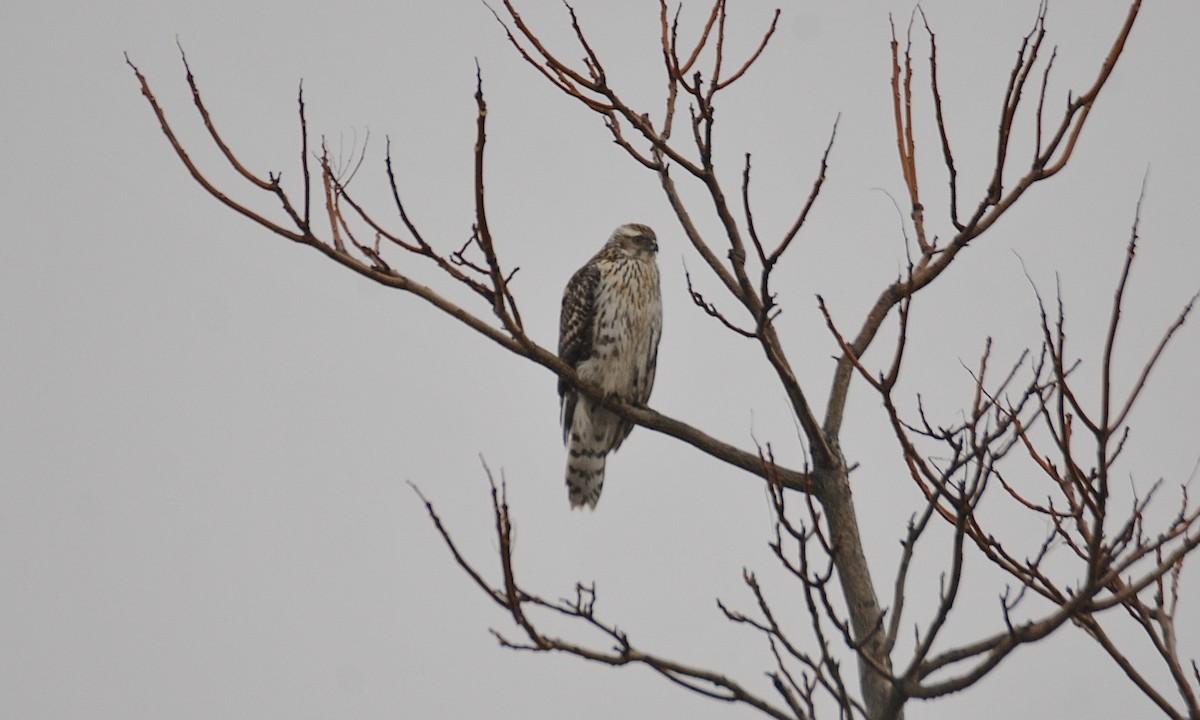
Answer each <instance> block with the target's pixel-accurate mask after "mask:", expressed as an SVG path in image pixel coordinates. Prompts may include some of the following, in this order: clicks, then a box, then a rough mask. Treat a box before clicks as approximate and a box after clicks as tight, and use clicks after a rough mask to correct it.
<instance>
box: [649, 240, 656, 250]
mask: <svg viewBox="0 0 1200 720" xmlns="http://www.w3.org/2000/svg"><path fill="white" fill-rule="evenodd" d="M650 252H658V243H656V242H654V241H651V242H650Z"/></svg>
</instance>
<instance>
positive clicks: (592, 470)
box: [564, 398, 617, 508]
mask: <svg viewBox="0 0 1200 720" xmlns="http://www.w3.org/2000/svg"><path fill="white" fill-rule="evenodd" d="M571 410H572V412H571V416H570V417H569V418H564V419H565V420H566V421H567V422H566V423H564V425H565V426H566V429H567V497H568V499H569V500H570V501H571V507H572V508H577V507H583V506H585V505H586V506H587V507H589V508H595V507H596V503H597V502H599V501H600V490H601V489H602V488H603V487H604V460H605V457H606V456H607V455H608V453H609V451H611V450H612V448H613V440H614V437H613V435H614V433H615V432H616V430H617V417H616V416H615V415H613V414H612V413H610V412H608V411H607V410H605V409H604V408H598V407H595V406H594V405H592V403H591V402H590V401H588V400H587V399H586V398H580V399H579V402H578V403H577V404H576V405H575V406H574V407H573V408H571Z"/></svg>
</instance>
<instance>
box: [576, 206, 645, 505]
mask: <svg viewBox="0 0 1200 720" xmlns="http://www.w3.org/2000/svg"><path fill="white" fill-rule="evenodd" d="M656 252H658V242H657V240H656V238H655V237H654V231H653V230H651V229H650V228H648V227H646V226H645V225H634V224H631V225H622V226H621V227H619V228H617V229H616V231H614V232H613V234H612V237H610V238H609V239H608V242H607V243H605V244H604V247H603V248H601V250H600V252H598V253H596V256H595V257H593V258H592V259H591V260H589V261H588V262H587V264H586V265H584V266H583V267H581V268H580V269H579V271H578V272H576V273H575V274H574V275H573V276H571V281H570V282H568V283H567V289H566V290H565V291H564V292H563V301H562V317H561V321H560V323H559V338H558V356H559V357H560V358H562V359H563V360H564V361H565V362H566V363H567V364H568V365H570V366H571V367H573V368H575V372H577V373H578V374H579V377H580V378H581V379H583V380H584V381H585V382H589V383H592V384H594V385H597V386H599V387H600V388H601V389H603V390H604V392H605V393H607V394H610V395H613V396H616V397H618V398H620V399H621V400H623V401H625V402H627V403H630V404H633V405H644V404H645V403H646V401H647V400H649V399H650V389H651V388H652V387H653V386H654V369H655V366H656V364H657V360H658V339H659V337H660V336H661V335H662V297H661V295H660V293H659V289H658V266H657V265H655V264H654V254H655V253H656ZM558 395H559V398H560V401H561V405H562V426H563V442H564V443H566V445H567V451H568V454H567V497H568V498H569V499H570V501H571V507H572V508H577V507H582V506H584V505H587V506H588V507H590V508H594V507H596V503H597V502H598V501H599V500H600V489H601V488H602V487H603V486H604V459H605V457H606V456H607V455H608V453H610V452H612V451H613V450H616V449H617V448H619V447H621V442H622V441H624V440H625V438H626V437H628V435H629V431H630V430H632V429H633V423H631V422H628V421H626V420H622V419H621V418H619V417H617V416H616V415H614V414H613V413H612V412H610V411H608V410H606V409H605V408H603V407H602V406H600V405H599V404H597V403H595V402H593V401H592V400H591V399H590V398H588V397H587V396H585V395H581V394H580V393H579V392H578V391H577V390H575V388H573V387H571V386H570V385H569V384H568V383H566V382H565V381H563V380H561V379H560V380H559V381H558Z"/></svg>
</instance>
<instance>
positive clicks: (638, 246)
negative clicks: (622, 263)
mask: <svg viewBox="0 0 1200 720" xmlns="http://www.w3.org/2000/svg"><path fill="white" fill-rule="evenodd" d="M608 244H609V245H614V246H616V247H618V248H620V249H621V250H622V251H624V252H625V253H626V254H627V255H629V256H631V257H635V258H638V259H641V260H653V259H654V253H656V252H658V238H656V237H655V236H654V231H653V230H651V229H650V228H649V227H648V226H646V225H641V224H638V223H629V224H627V225H622V226H621V227H619V228H617V229H616V230H614V231H613V234H612V237H610V238H609V239H608Z"/></svg>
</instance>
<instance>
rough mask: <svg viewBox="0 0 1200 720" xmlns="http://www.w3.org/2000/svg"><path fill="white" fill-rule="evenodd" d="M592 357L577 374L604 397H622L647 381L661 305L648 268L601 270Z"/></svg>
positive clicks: (654, 272) (628, 265) (620, 265)
mask: <svg viewBox="0 0 1200 720" xmlns="http://www.w3.org/2000/svg"><path fill="white" fill-rule="evenodd" d="M602 273H603V276H602V277H603V279H602V282H601V283H600V286H599V288H598V290H597V295H596V305H595V314H594V316H593V321H592V322H593V325H592V353H591V357H590V358H589V359H588V360H587V361H585V362H584V363H582V364H581V367H580V368H579V369H580V372H581V374H583V375H585V376H590V378H589V379H591V380H592V381H593V382H596V383H598V384H599V385H600V386H601V387H603V388H604V389H605V390H606V391H609V392H614V393H619V394H626V393H629V392H631V391H632V390H633V389H634V388H635V387H637V386H639V385H641V384H642V383H644V382H645V380H646V379H647V375H648V373H649V372H650V368H651V367H652V365H653V362H654V357H655V355H656V353H657V351H658V339H659V335H660V334H661V328H662V300H661V298H660V296H659V287H658V268H656V267H655V266H654V264H653V263H646V262H638V261H625V262H614V263H612V264H611V265H609V266H608V267H605V268H603V269H602Z"/></svg>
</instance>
